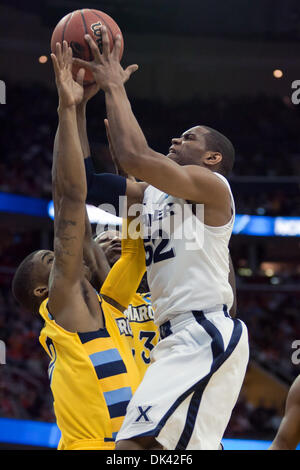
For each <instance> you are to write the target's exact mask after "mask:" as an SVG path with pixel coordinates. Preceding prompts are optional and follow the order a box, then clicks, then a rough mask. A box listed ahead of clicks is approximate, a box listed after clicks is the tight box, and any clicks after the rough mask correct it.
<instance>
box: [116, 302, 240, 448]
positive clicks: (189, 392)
mask: <svg viewBox="0 0 300 470" xmlns="http://www.w3.org/2000/svg"><path fill="white" fill-rule="evenodd" d="M224 312H225V313H224ZM167 323H168V324H167V325H166V324H164V325H163V327H162V330H161V331H163V332H165V334H167V335H168V336H166V337H165V338H164V339H162V340H161V341H160V342H159V343H158V344H157V345H156V346H155V348H154V349H153V350H152V357H151V360H152V362H151V364H150V366H149V367H148V369H147V371H146V374H145V376H144V379H143V381H142V382H141V384H140V386H139V387H138V389H137V391H136V392H135V394H134V396H133V397H132V399H131V401H130V402H129V405H128V407H127V412H126V416H125V419H124V422H123V425H122V427H121V429H120V431H119V433H118V434H117V439H116V440H117V441H120V440H123V439H130V438H133V437H138V436H139V437H141V436H154V437H155V438H156V440H157V441H158V442H159V443H160V444H161V445H162V446H163V447H164V448H165V449H167V450H184V449H187V450H217V449H218V448H219V446H220V442H221V439H222V437H223V434H224V432H225V430H226V427H227V425H228V422H229V419H230V416H231V412H232V410H233V408H234V406H235V403H236V401H237V398H238V396H239V393H240V390H241V387H242V383H243V380H244V377H245V373H246V368H247V364H248V360H249V344H248V333H247V327H246V325H245V324H244V323H243V322H242V321H241V320H238V319H232V318H230V316H229V315H228V313H227V312H226V310H224V311H217V312H210V313H203V312H188V313H185V314H182V315H180V316H178V317H176V318H175V320H174V321H173V320H172V321H171V322H167Z"/></svg>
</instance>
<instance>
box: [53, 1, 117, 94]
mask: <svg viewBox="0 0 300 470" xmlns="http://www.w3.org/2000/svg"><path fill="white" fill-rule="evenodd" d="M102 25H104V26H106V29H107V33H108V37H109V40H110V49H111V50H112V48H113V44H114V40H115V37H116V35H117V34H119V35H120V36H121V51H120V60H121V58H122V55H123V51H124V40H123V35H122V32H121V30H120V28H119V26H118V25H117V23H116V22H115V21H114V20H113V19H112V18H111V17H110V16H109V15H107V14H106V13H104V12H103V11H100V10H92V9H89V8H84V9H82V10H75V11H73V12H71V13H68V14H67V15H66V16H64V17H63V18H62V19H61V20H60V21H59V22H58V24H57V25H56V27H55V28H54V31H53V33H52V37H51V51H52V52H53V53H55V48H56V43H57V42H59V43H60V44H62V43H63V41H64V40H65V41H67V42H68V44H69V45H70V47H71V48H72V51H73V57H77V58H79V59H83V60H87V61H91V60H93V55H92V52H91V49H90V46H89V45H88V44H87V42H86V41H85V39H84V35H85V34H89V35H90V36H91V37H92V38H93V39H94V41H95V42H96V43H97V44H98V47H99V49H100V52H102V35H101V29H100V27H101V26H102ZM78 69H79V67H78V66H75V65H74V66H73V74H74V76H76V74H77V72H78ZM93 82H94V79H93V75H92V72H91V71H90V70H87V69H86V72H85V77H84V85H89V84H91V83H93Z"/></svg>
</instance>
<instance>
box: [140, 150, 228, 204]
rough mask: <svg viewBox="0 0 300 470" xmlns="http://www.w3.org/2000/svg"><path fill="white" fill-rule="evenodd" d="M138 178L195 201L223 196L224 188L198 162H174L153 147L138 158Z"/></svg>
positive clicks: (200, 201)
mask: <svg viewBox="0 0 300 470" xmlns="http://www.w3.org/2000/svg"><path fill="white" fill-rule="evenodd" d="M135 176H137V177H138V178H139V179H142V180H143V181H147V183H149V184H151V185H152V186H155V187H156V188H158V189H160V190H161V191H164V192H165V193H167V194H171V195H172V196H175V197H178V198H181V199H186V200H189V201H193V202H198V203H204V204H205V203H210V202H215V201H218V200H219V201H223V200H224V196H225V200H227V198H226V194H227V193H228V189H227V187H226V186H225V184H224V183H223V182H222V181H221V180H220V178H218V177H217V176H216V175H214V173H213V172H212V171H210V170H208V169H207V168H204V167H200V166H198V165H185V166H182V165H178V164H177V163H176V162H174V161H172V160H171V159H169V158H167V157H165V156H164V155H162V154H159V153H157V152H154V151H150V152H149V154H147V156H145V157H144V158H143V157H142V158H141V159H140V162H139V163H138V166H137V172H136V173H135Z"/></svg>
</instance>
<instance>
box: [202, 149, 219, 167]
mask: <svg viewBox="0 0 300 470" xmlns="http://www.w3.org/2000/svg"><path fill="white" fill-rule="evenodd" d="M222 159H223V157H222V154H221V153H220V152H207V153H206V154H205V156H204V157H203V162H204V163H205V164H206V165H208V166H214V165H218V163H221V161H222Z"/></svg>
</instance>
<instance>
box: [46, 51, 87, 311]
mask: <svg viewBox="0 0 300 470" xmlns="http://www.w3.org/2000/svg"><path fill="white" fill-rule="evenodd" d="M51 57H52V62H53V67H54V71H55V79H56V85H57V89H58V95H59V106H58V116H59V133H58V135H57V136H56V137H57V152H56V153H55V155H54V162H53V171H52V184H53V194H54V201H55V227H54V257H55V261H54V263H53V268H52V271H51V276H50V294H49V307H50V311H52V312H53V313H54V314H55V313H56V312H59V311H60V310H61V309H62V308H63V305H64V302H66V301H69V299H66V297H67V293H69V292H71V291H72V287H74V286H75V285H77V284H78V283H79V281H80V279H81V276H82V260H83V239H84V235H85V199H86V193H87V189H86V180H85V177H84V164H83V158H82V150H81V145H80V139H79V134H78V129H77V118H76V104H77V103H78V102H80V101H81V99H82V94H83V87H82V81H83V76H84V70H80V71H79V72H78V76H77V81H74V80H73V78H72V71H71V70H72V51H71V49H70V48H69V47H68V46H67V43H66V42H64V43H63V49H61V46H60V44H57V48H56V54H55V55H54V54H52V55H51ZM55 196H56V197H55ZM62 294H63V295H62ZM68 297H69V295H68Z"/></svg>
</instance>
